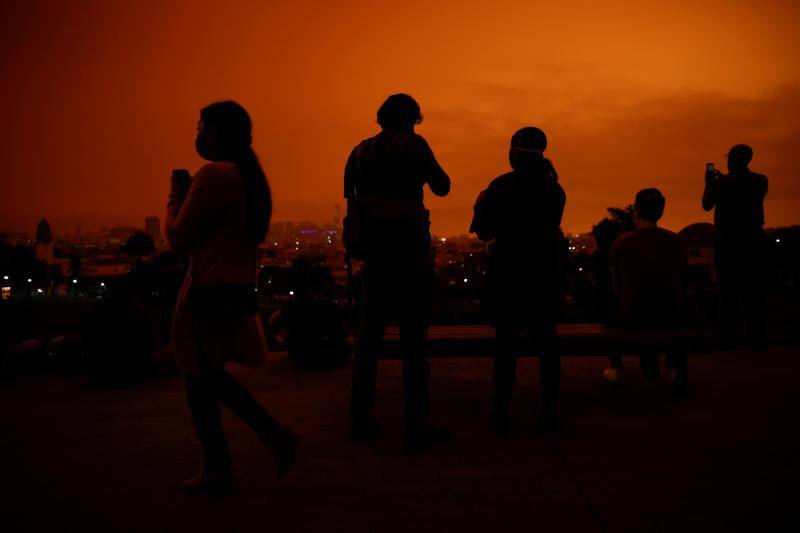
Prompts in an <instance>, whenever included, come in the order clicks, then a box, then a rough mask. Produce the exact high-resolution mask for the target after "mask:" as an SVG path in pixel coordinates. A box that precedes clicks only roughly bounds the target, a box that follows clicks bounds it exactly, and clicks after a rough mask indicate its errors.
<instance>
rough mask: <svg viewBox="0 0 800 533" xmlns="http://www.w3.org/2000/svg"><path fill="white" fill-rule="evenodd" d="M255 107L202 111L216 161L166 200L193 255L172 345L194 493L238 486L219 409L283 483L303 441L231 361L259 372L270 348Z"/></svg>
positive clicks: (201, 135)
mask: <svg viewBox="0 0 800 533" xmlns="http://www.w3.org/2000/svg"><path fill="white" fill-rule="evenodd" d="M251 129H252V126H251V122H250V117H249V115H248V114H247V111H245V109H244V108H243V107H242V106H240V105H239V104H237V103H235V102H232V101H224V102H217V103H213V104H211V105H209V106H208V107H205V108H203V110H202V111H201V112H200V122H199V123H198V126H197V139H196V141H195V147H196V149H197V153H198V154H200V157H202V158H203V159H206V160H207V161H209V163H207V164H206V165H204V166H203V167H202V168H200V170H198V171H197V173H196V174H195V176H194V178H191V179H190V178H189V176H188V172H185V171H184V172H180V171H176V172H173V179H172V190H171V192H170V195H169V202H168V204H167V218H166V232H167V236H168V239H169V243H170V246H171V248H172V249H173V250H175V251H176V252H179V253H181V254H184V255H186V256H188V258H189V270H188V272H187V274H186V277H185V279H184V282H183V286H182V287H181V291H180V294H179V295H178V302H177V304H176V307H175V315H174V318H173V326H172V328H173V342H174V346H175V356H176V358H177V362H178V368H179V369H180V371H181V373H182V374H183V375H184V378H185V380H186V394H187V399H188V403H189V409H190V411H191V415H192V420H193V422H194V427H195V430H196V431H197V436H198V437H199V440H200V444H201V447H202V449H203V453H204V455H205V465H204V468H203V470H202V472H201V473H200V474H198V475H197V476H195V477H193V478H191V479H188V480H186V481H184V482H183V487H184V489H186V490H187V491H191V492H212V493H219V492H221V493H224V492H227V491H229V490H230V488H231V484H232V480H233V469H232V465H231V458H230V453H229V450H228V442H227V440H226V438H225V434H224V433H223V430H222V423H221V419H220V409H219V404H220V403H221V404H223V405H225V406H226V407H228V409H230V410H231V411H233V413H234V414H236V415H237V416H238V417H239V418H241V419H242V420H244V422H246V423H247V424H248V425H249V426H250V427H251V428H252V429H253V431H254V432H255V433H256V434H257V435H258V437H259V438H260V439H261V441H262V442H264V444H266V445H267V447H268V448H269V449H270V450H271V452H272V453H273V455H274V458H275V462H276V467H277V473H278V477H279V478H280V477H282V476H283V475H285V474H286V472H287V471H288V469H289V467H290V466H291V464H292V463H293V462H294V455H295V449H296V448H297V446H298V444H299V440H300V439H299V437H298V436H297V435H296V434H295V433H294V432H293V431H292V430H291V429H289V428H288V427H286V426H283V425H281V424H279V423H278V422H277V421H275V419H273V418H272V417H271V416H270V415H269V414H267V412H266V411H265V410H264V408H263V407H261V405H260V404H259V403H258V402H257V401H256V399H255V398H253V396H252V395H251V394H250V393H249V392H248V391H247V389H246V388H245V387H244V386H243V385H242V384H241V383H240V382H239V381H238V380H236V378H234V377H233V376H231V375H230V374H228V373H227V372H226V371H225V364H226V363H227V362H229V361H235V362H237V363H240V364H243V365H246V366H260V365H261V364H263V362H264V358H265V356H266V343H265V340H264V332H263V329H262V325H261V321H260V319H259V316H258V305H257V301H256V293H255V262H256V247H257V246H258V244H259V243H260V242H261V241H262V240H263V239H264V237H265V235H266V233H267V229H268V227H269V220H270V216H271V213H272V199H271V195H270V190H269V185H268V184H267V180H266V177H265V176H264V172H263V170H262V169H261V165H260V164H259V162H258V158H257V157H256V154H255V152H254V151H253V149H252V147H251Z"/></svg>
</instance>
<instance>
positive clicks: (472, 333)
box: [383, 323, 712, 357]
mask: <svg viewBox="0 0 800 533" xmlns="http://www.w3.org/2000/svg"><path fill="white" fill-rule="evenodd" d="M556 331H557V335H558V339H559V347H560V349H561V352H562V354H563V355H567V356H569V355H584V356H591V355H610V354H631V353H638V352H639V351H641V350H642V349H643V348H654V349H657V350H659V351H665V350H670V349H674V348H678V347H680V348H682V349H685V350H686V351H688V352H689V353H690V354H695V355H697V354H708V353H711V346H712V336H711V334H710V332H708V331H706V330H684V331H680V332H664V331H636V332H632V331H623V330H619V329H613V328H608V327H606V326H605V325H603V324H594V323H583V324H558V326H557V330H556ZM494 338H495V334H494V328H493V327H491V326H488V325H468V326H432V327H431V328H430V329H429V330H428V352H429V355H430V356H431V357H491V356H492V355H493V353H494ZM399 341H400V332H399V329H398V328H397V327H396V326H390V327H388V328H386V334H385V336H384V352H385V353H384V354H383V356H384V357H396V356H399V355H400V354H399Z"/></svg>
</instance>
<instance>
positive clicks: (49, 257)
mask: <svg viewBox="0 0 800 533" xmlns="http://www.w3.org/2000/svg"><path fill="white" fill-rule="evenodd" d="M34 255H35V256H36V259H39V260H40V261H44V262H46V263H52V262H53V230H52V229H50V224H48V223H47V221H46V220H45V219H42V220H40V221H39V224H38V225H37V226H36V244H35V245H34Z"/></svg>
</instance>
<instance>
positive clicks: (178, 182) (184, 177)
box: [172, 168, 192, 189]
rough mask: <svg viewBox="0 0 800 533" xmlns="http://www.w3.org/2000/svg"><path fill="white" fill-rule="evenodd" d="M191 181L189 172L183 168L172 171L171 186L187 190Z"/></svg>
mask: <svg viewBox="0 0 800 533" xmlns="http://www.w3.org/2000/svg"><path fill="white" fill-rule="evenodd" d="M191 181H192V177H191V175H190V174H189V171H188V170H186V169H185V168H176V169H175V170H173V171H172V183H173V186H178V187H179V188H182V189H188V188H189V184H190V183H191Z"/></svg>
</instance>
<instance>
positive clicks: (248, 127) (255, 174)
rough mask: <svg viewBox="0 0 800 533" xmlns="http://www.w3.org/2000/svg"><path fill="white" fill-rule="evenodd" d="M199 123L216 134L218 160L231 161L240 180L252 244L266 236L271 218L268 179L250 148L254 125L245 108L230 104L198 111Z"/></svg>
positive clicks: (233, 103) (220, 103)
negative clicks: (244, 197)
mask: <svg viewBox="0 0 800 533" xmlns="http://www.w3.org/2000/svg"><path fill="white" fill-rule="evenodd" d="M200 120H201V121H202V122H203V124H205V125H206V126H214V127H216V128H217V130H218V132H219V147H220V154H219V159H221V160H226V161H232V162H233V163H234V164H235V165H236V167H237V168H238V169H239V174H240V175H241V176H242V181H243V183H244V190H245V195H246V200H245V201H246V205H247V226H248V229H249V231H250V234H251V236H252V238H253V240H254V241H255V242H256V243H260V242H261V241H263V240H264V238H265V237H266V235H267V229H268V228H269V221H270V218H271V216H272V195H271V193H270V189H269V184H268V183H267V177H266V175H265V174H264V170H263V169H262V168H261V164H260V163H259V162H258V156H256V153H255V151H254V150H253V147H252V131H253V124H252V122H251V120H250V115H248V114H247V111H246V110H245V108H244V107H242V106H241V105H239V104H238V103H236V102H234V101H232V100H224V101H222V102H215V103H213V104H210V105H208V106H206V107H204V108H203V109H202V110H201V111H200Z"/></svg>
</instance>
